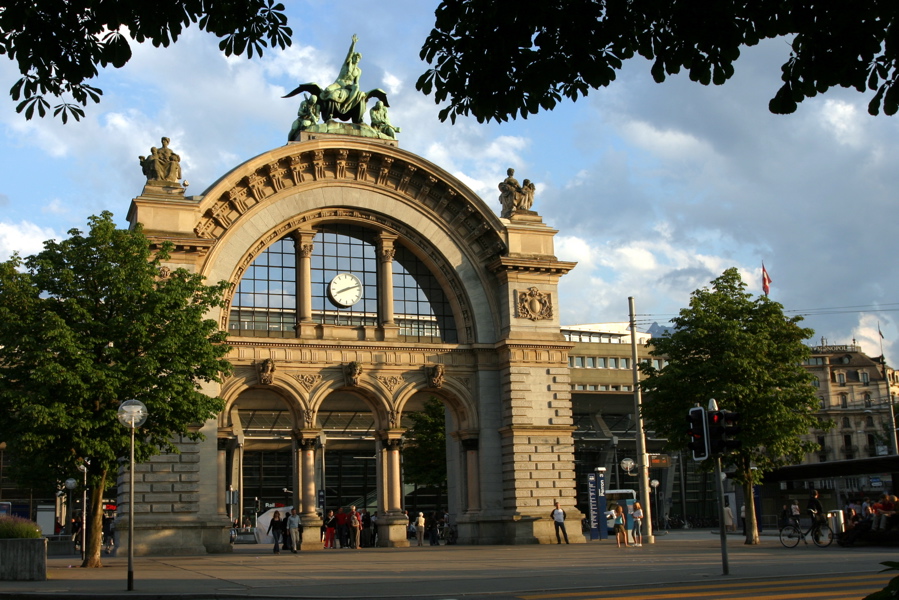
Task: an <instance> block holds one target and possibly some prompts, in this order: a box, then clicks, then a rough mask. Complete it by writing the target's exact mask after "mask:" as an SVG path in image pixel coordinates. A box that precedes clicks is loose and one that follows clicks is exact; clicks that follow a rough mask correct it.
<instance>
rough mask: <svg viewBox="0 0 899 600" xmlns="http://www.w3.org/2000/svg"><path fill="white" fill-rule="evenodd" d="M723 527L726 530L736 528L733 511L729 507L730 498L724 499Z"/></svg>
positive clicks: (734, 529)
mask: <svg viewBox="0 0 899 600" xmlns="http://www.w3.org/2000/svg"><path fill="white" fill-rule="evenodd" d="M724 527H725V529H726V530H727V531H736V530H737V524H736V523H735V522H734V511H732V510H731V508H730V498H725V499H724Z"/></svg>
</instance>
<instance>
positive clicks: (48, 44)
mask: <svg viewBox="0 0 899 600" xmlns="http://www.w3.org/2000/svg"><path fill="white" fill-rule="evenodd" d="M191 24H196V25H197V26H198V27H199V28H200V29H201V30H205V31H208V32H210V33H212V34H214V35H216V36H218V37H220V38H222V40H221V42H220V43H219V48H220V49H221V50H222V51H223V52H224V53H225V54H226V55H227V56H230V55H232V54H236V55H238V56H239V55H242V54H243V53H244V52H246V53H247V56H248V57H249V58H252V57H253V54H258V55H260V56H262V52H263V48H265V47H266V46H267V45H268V44H271V45H272V47H275V46H279V47H281V48H286V47H287V46H289V45H290V44H291V40H290V36H291V35H292V34H293V31H292V30H291V29H290V27H288V26H287V17H286V16H285V15H284V6H283V5H282V4H280V3H278V4H275V3H274V1H273V0H243V1H241V2H233V1H222V0H154V1H153V2H140V1H135V0H101V1H99V2H92V1H88V0H41V1H40V2H34V1H32V0H18V1H16V2H12V3H7V4H6V5H5V6H2V7H0V54H7V55H8V56H9V58H10V59H12V60H15V61H16V62H17V63H18V67H19V72H20V73H21V74H22V77H21V79H19V80H18V81H17V82H16V83H15V85H13V87H12V88H11V89H10V95H11V96H12V99H13V100H15V101H18V102H19V104H18V105H17V106H16V110H17V111H18V112H20V113H21V112H24V113H25V118H27V119H31V118H32V117H33V116H34V114H35V111H37V114H38V115H40V116H41V117H43V116H45V115H46V114H47V112H48V110H49V109H50V103H49V102H48V101H47V100H46V98H45V96H48V95H49V96H54V97H57V98H64V99H63V101H62V103H60V104H58V105H56V106H55V107H54V108H53V115H54V116H59V117H60V118H61V119H62V121H63V123H65V122H66V121H67V120H68V118H69V116H71V117H72V118H74V119H75V120H79V119H80V118H81V117H82V116H84V110H83V109H82V108H81V107H83V106H87V103H88V101H92V102H95V103H96V102H99V101H100V96H101V95H102V93H103V92H102V90H100V89H99V88H97V87H94V86H91V85H88V84H87V83H85V82H86V81H88V80H90V79H92V78H94V77H96V75H97V72H98V71H97V69H98V67H106V66H109V65H111V66H113V67H115V68H120V67H123V66H124V65H125V64H126V63H127V62H128V61H129V60H130V59H131V45H130V42H131V41H135V42H138V43H142V42H145V41H149V42H151V43H152V44H153V45H154V46H156V47H159V46H165V47H168V45H169V44H171V43H174V42H176V41H177V40H178V37H179V36H180V35H181V32H182V31H183V30H184V29H185V28H186V27H189V26H190V25H191Z"/></svg>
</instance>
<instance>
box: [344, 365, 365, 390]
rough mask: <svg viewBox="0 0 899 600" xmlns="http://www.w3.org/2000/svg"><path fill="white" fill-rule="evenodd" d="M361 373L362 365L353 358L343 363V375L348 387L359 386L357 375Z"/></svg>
mask: <svg viewBox="0 0 899 600" xmlns="http://www.w3.org/2000/svg"><path fill="white" fill-rule="evenodd" d="M361 375H362V365H361V364H359V363H358V362H356V361H355V360H354V361H353V362H351V363H348V364H345V365H343V377H344V379H345V380H346V385H347V386H349V387H358V386H359V377H360V376H361Z"/></svg>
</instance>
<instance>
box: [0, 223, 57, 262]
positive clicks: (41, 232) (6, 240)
mask: <svg viewBox="0 0 899 600" xmlns="http://www.w3.org/2000/svg"><path fill="white" fill-rule="evenodd" d="M57 237H58V236H57V234H56V233H55V232H54V231H53V230H52V229H47V228H44V227H41V226H39V225H35V224H34V223H29V222H26V221H23V222H20V223H9V222H6V221H0V260H7V259H8V258H9V257H10V256H12V255H13V253H15V252H18V253H19V255H20V256H29V255H31V254H36V253H38V252H40V251H41V250H43V248H44V242H45V241H47V240H51V239H56V238H57Z"/></svg>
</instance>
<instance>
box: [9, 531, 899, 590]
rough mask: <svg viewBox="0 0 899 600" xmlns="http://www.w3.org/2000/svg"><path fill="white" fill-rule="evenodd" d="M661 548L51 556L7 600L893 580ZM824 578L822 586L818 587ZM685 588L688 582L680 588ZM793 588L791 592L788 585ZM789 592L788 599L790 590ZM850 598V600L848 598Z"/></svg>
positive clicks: (682, 538)
mask: <svg viewBox="0 0 899 600" xmlns="http://www.w3.org/2000/svg"><path fill="white" fill-rule="evenodd" d="M656 539H657V543H656V544H654V545H651V546H650V545H644V546H643V547H642V548H621V549H619V548H617V547H616V546H615V542H614V540H605V541H597V542H589V543H587V544H572V545H564V544H563V545H561V546H559V545H555V544H553V545H534V546H440V547H427V546H426V547H423V548H414V547H413V548H404V549H386V548H373V549H361V550H327V551H321V552H306V553H302V552H301V553H299V554H290V553H282V554H281V555H279V556H275V555H272V554H271V551H270V549H269V547H268V546H258V545H238V546H236V547H235V551H234V553H233V554H229V555H208V556H185V557H137V558H135V562H134V572H135V586H134V587H135V590H134V591H133V592H126V591H125V590H126V579H127V559H126V558H125V557H115V558H104V567H103V568H102V569H81V568H79V567H78V566H77V565H78V561H77V559H76V558H75V557H72V558H64V557H63V558H51V559H49V570H48V576H49V579H48V581H44V582H3V583H0V600H6V599H10V598H29V599H30V600H39V599H42V598H53V599H54V600H59V599H61V598H65V599H66V600H87V599H90V600H97V599H98V598H111V597H112V598H121V597H129V598H140V599H142V600H149V599H151V598H153V599H155V598H160V599H165V600H176V599H178V598H184V599H185V600H201V599H212V598H221V599H225V598H235V599H237V598H267V599H282V598H285V599H286V598H322V599H328V600H344V599H355V598H408V599H413V598H431V599H439V600H448V599H458V598H463V597H464V598H466V599H467V600H477V599H481V598H487V597H490V598H491V599H492V600H506V599H512V598H517V599H523V600H538V599H546V600H549V599H553V598H559V599H562V598H564V599H567V600H590V599H591V598H596V599H599V598H610V597H613V596H614V597H617V598H653V599H661V598H741V597H751V598H766V597H767V598H828V599H829V600H835V599H837V598H842V597H846V598H855V599H861V598H863V597H864V596H865V595H866V594H868V593H870V592H873V591H875V590H877V589H880V588H882V587H883V585H885V583H886V581H887V580H888V579H889V578H890V577H891V576H890V575H886V574H878V572H879V571H880V570H881V569H882V567H881V566H880V565H879V563H880V562H883V561H886V560H895V559H896V554H897V553H896V549H895V548H841V547H839V546H837V545H836V544H834V545H833V546H832V547H830V548H823V549H822V548H817V547H815V546H810V547H803V546H802V545H800V546H799V547H798V548H793V549H787V548H783V547H782V546H781V545H780V543H779V542H778V541H777V539H776V538H774V537H763V538H762V544H761V545H759V546H745V545H744V544H742V540H741V538H739V537H736V536H731V537H730V538H729V544H728V555H729V567H730V568H729V570H730V574H729V575H728V576H723V575H722V562H721V548H720V546H719V544H718V536H717V535H712V534H710V532H708V531H695V530H693V531H677V532H672V533H671V534H670V535H668V536H663V537H658V538H656ZM816 582H818V583H816ZM681 584H688V585H687V587H681ZM790 590H792V591H790ZM791 594H792V595H791ZM841 594H845V595H841Z"/></svg>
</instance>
